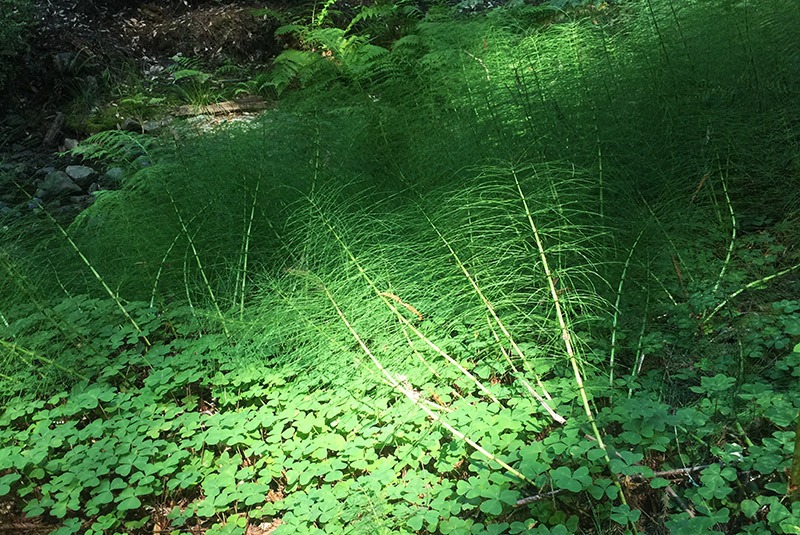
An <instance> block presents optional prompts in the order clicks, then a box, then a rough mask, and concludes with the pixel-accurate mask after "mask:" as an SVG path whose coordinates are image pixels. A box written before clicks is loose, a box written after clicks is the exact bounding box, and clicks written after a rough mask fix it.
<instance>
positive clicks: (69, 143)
mask: <svg viewBox="0 0 800 535" xmlns="http://www.w3.org/2000/svg"><path fill="white" fill-rule="evenodd" d="M77 146H78V140H77V139H72V138H71V137H68V138H66V139H64V150H65V151H68V150H75V148H76V147H77Z"/></svg>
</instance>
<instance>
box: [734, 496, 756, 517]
mask: <svg viewBox="0 0 800 535" xmlns="http://www.w3.org/2000/svg"><path fill="white" fill-rule="evenodd" d="M739 507H740V508H741V510H742V514H744V516H746V517H747V518H752V517H753V516H754V515H755V514H756V512H757V511H758V509H759V507H760V506H759V505H758V504H757V503H756V502H754V501H753V500H742V501H741V503H740V504H739Z"/></svg>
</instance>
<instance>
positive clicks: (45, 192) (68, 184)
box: [36, 171, 81, 200]
mask: <svg viewBox="0 0 800 535" xmlns="http://www.w3.org/2000/svg"><path fill="white" fill-rule="evenodd" d="M80 192H81V187H80V186H79V185H77V184H76V183H75V182H73V181H72V179H71V178H70V177H69V175H68V174H67V173H65V172H64V171H53V172H52V173H49V174H48V175H47V177H45V179H44V180H43V181H42V182H41V183H40V184H39V189H37V190H36V197H39V198H40V199H44V200H47V199H54V198H57V197H64V196H67V195H70V194H73V193H80Z"/></svg>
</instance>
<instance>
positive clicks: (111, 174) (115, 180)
mask: <svg viewBox="0 0 800 535" xmlns="http://www.w3.org/2000/svg"><path fill="white" fill-rule="evenodd" d="M124 177H125V170H124V169H123V168H122V167H109V168H108V169H107V170H106V172H105V174H104V175H103V176H101V177H100V180H98V181H97V183H98V185H99V186H100V188H103V189H116V188H118V187H119V186H120V184H121V183H122V179H123V178H124ZM98 189H99V188H98Z"/></svg>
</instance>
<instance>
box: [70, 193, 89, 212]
mask: <svg viewBox="0 0 800 535" xmlns="http://www.w3.org/2000/svg"><path fill="white" fill-rule="evenodd" d="M94 201H95V197H94V195H72V196H71V197H70V198H69V202H70V204H72V205H74V206H76V207H78V208H79V209H80V210H85V209H86V208H88V207H89V206H90V205H91V204H92V203H93V202H94Z"/></svg>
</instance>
